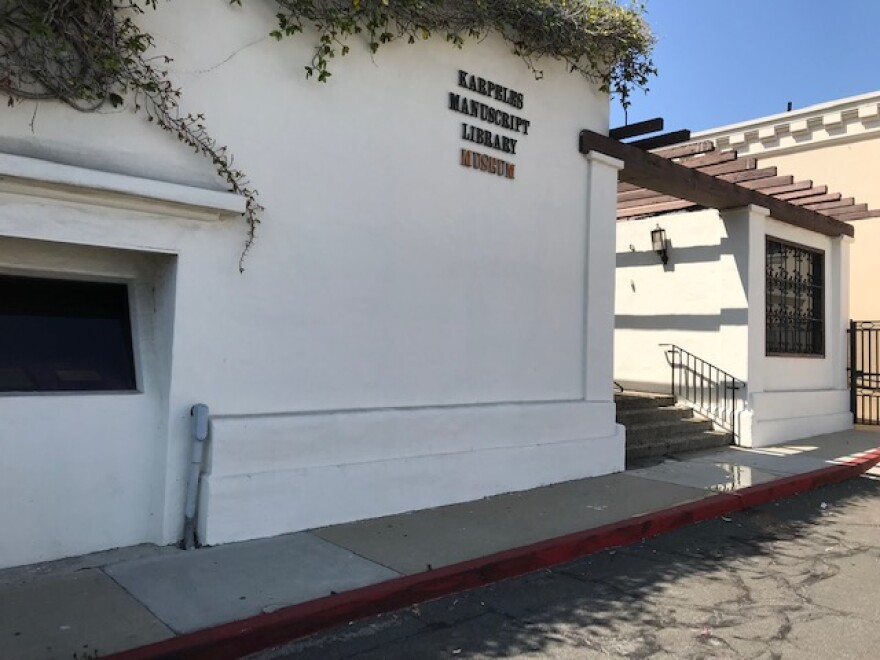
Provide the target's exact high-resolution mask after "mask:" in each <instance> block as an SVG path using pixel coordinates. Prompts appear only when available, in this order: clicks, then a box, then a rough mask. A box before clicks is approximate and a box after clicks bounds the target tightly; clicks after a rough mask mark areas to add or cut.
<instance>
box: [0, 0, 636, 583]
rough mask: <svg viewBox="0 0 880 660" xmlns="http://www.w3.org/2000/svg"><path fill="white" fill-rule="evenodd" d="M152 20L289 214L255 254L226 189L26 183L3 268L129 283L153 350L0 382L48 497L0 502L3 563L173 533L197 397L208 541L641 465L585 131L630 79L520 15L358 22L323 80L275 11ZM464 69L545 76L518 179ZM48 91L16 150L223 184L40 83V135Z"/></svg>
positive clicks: (598, 165) (20, 122)
mask: <svg viewBox="0 0 880 660" xmlns="http://www.w3.org/2000/svg"><path fill="white" fill-rule="evenodd" d="M205 12H207V16H208V17H207V18H205ZM145 20H146V21H148V22H149V24H150V26H151V29H152V31H153V32H154V34H155V35H156V37H157V44H158V47H159V49H160V50H161V51H162V52H163V53H168V54H170V55H171V56H173V57H174V64H173V69H172V75H173V77H174V79H175V81H177V82H179V83H180V84H181V86H182V87H183V89H184V90H185V97H184V103H185V106H186V108H187V109H190V110H193V111H204V112H205V113H206V114H207V118H208V119H207V121H208V125H209V126H210V128H211V131H212V133H213V134H214V135H215V136H216V137H217V138H218V139H219V141H220V142H221V143H223V144H227V145H228V146H229V147H230V150H231V151H232V153H234V154H235V159H236V160H235V162H236V165H237V166H238V167H240V168H241V169H243V170H244V171H245V172H246V173H247V174H248V175H249V176H250V178H251V179H252V181H253V183H254V185H255V186H256V187H257V188H258V189H259V190H260V193H261V198H260V200H261V202H262V203H263V204H264V205H265V207H266V211H265V213H264V215H263V223H262V225H261V226H260V231H259V237H258V241H257V243H256V245H255V247H254V250H253V252H252V253H251V256H250V258H249V259H248V261H247V270H246V272H245V273H244V274H239V272H238V268H237V265H238V256H239V253H240V251H241V248H242V246H243V242H244V238H245V227H244V225H243V222H242V221H241V220H239V219H237V218H229V217H225V216H224V217H223V218H222V219H221V217H220V211H219V210H218V209H217V208H216V206H215V207H214V208H213V209H205V208H196V209H195V210H194V209H193V208H191V207H184V206H182V205H181V204H180V203H178V202H179V201H180V200H177V201H176V202H169V203H168V204H161V203H157V202H156V201H155V200H153V201H145V200H143V199H140V198H137V199H135V201H131V200H129V199H128V198H125V197H124V196H122V195H120V194H109V193H105V192H89V193H87V194H83V195H80V196H77V195H75V194H73V193H71V192H70V190H69V189H68V188H63V189H62V190H61V191H60V192H59V190H58V186H57V185H56V186H54V187H53V186H35V187H34V186H30V184H27V185H18V184H16V183H15V181H10V180H7V182H6V184H5V187H3V188H0V190H2V191H4V192H0V195H2V197H0V237H4V238H2V239H0V241H3V242H2V243H0V271H2V272H17V273H30V274H38V275H44V274H46V272H48V271H52V272H53V273H55V274H56V275H59V276H72V277H73V276H76V277H80V276H83V275H84V274H85V275H86V276H87V277H99V278H111V279H115V280H118V281H126V282H129V283H130V286H131V287H133V290H134V291H135V292H136V295H135V298H136V300H137V304H136V309H135V314H134V320H135V329H136V337H137V339H138V347H137V349H136V350H137V352H138V360H139V364H140V365H141V367H140V378H141V380H140V385H141V393H136V394H125V395H112V396H110V395H76V396H73V395H58V394H54V395H40V396H36V395H30V396H26V395H10V396H0V416H2V418H3V420H4V425H3V430H2V431H0V434H2V440H3V444H4V453H3V456H2V459H0V470H2V475H0V476H2V478H0V483H2V488H3V489H4V490H3V495H4V496H5V497H7V498H12V501H18V502H26V503H27V505H26V506H25V505H22V506H21V507H5V508H3V509H2V510H0V526H2V527H3V529H4V535H3V537H2V540H0V566H8V565H15V564H21V563H26V562H31V561H37V560H44V559H53V558H57V557H62V556H66V555H71V554H77V553H81V552H86V551H90V550H98V549H103V548H107V547H112V546H118V545H128V544H132V543H137V542H155V543H172V542H175V541H176V540H177V539H178V538H179V534H180V528H181V524H182V508H183V492H184V479H185V468H186V465H187V462H188V457H189V446H190V441H191V440H190V436H189V415H188V412H189V408H190V407H191V406H192V405H193V404H194V403H196V402H204V403H206V404H208V405H209V406H210V408H211V411H212V424H211V429H212V436H211V439H210V441H209V455H208V461H207V463H206V470H207V474H206V475H205V478H204V479H203V484H202V500H201V503H200V506H201V510H200V525H201V537H202V540H203V541H206V542H208V543H219V542H225V541H232V540H239V539H244V538H253V537H256V536H266V535H272V534H278V533H282V532H288V531H294V530H297V529H303V528H307V527H310V526H314V525H321V524H329V523H334V522H340V521H344V520H352V519H356V518H361V517H367V516H373V515H380V514H385V513H391V512H396V511H404V510H409V509H412V508H417V507H421V506H431V505H440V504H446V503H450V502H454V501H462V500H466V499H470V498H474V497H480V496H483V495H487V494H490V493H497V492H501V491H505V490H516V489H521V488H528V487H531V486H537V485H540V484H544V483H550V482H554V481H561V480H565V479H571V478H576V477H582V476H589V475H595V474H603V473H607V472H612V471H615V470H620V469H622V467H623V434H622V429H620V428H618V427H617V426H616V425H615V423H614V406H613V401H612V388H611V357H610V356H611V348H610V347H611V342H612V335H613V331H612V323H613V320H612V312H613V291H612V289H611V286H610V281H611V271H612V269H613V267H614V262H613V252H612V249H611V246H612V244H613V233H614V224H613V221H614V204H615V201H614V200H615V197H614V183H615V177H616V170H615V166H616V164H615V163H614V162H611V161H609V160H608V159H605V158H602V157H596V158H592V159H591V158H589V157H584V156H582V155H580V154H579V153H578V150H577V135H578V131H579V130H580V129H583V128H589V129H592V130H596V131H606V130H607V122H608V102H607V97H606V96H605V95H603V94H600V93H599V92H598V91H597V90H596V89H595V88H594V87H592V86H591V85H590V84H588V83H587V82H585V81H584V80H583V79H581V78H578V77H575V76H573V75H571V74H569V73H568V72H567V71H566V70H565V67H564V66H562V65H560V64H558V63H555V62H544V63H542V67H541V68H542V69H543V73H544V75H543V78H542V79H541V80H536V78H535V76H534V75H533V74H532V73H531V72H530V71H529V70H528V69H527V68H525V66H524V65H523V63H522V62H521V61H520V60H518V59H517V58H516V57H514V56H512V55H511V54H510V53H509V51H508V47H507V46H506V45H505V44H504V43H503V42H502V41H501V40H499V39H497V38H494V37H490V38H487V39H485V40H483V41H481V42H479V43H468V44H466V45H465V47H464V48H463V49H461V50H456V49H454V48H452V47H450V46H449V45H448V44H447V43H445V42H444V41H443V40H442V39H438V40H431V41H429V42H426V43H420V44H417V45H414V46H408V45H406V44H404V43H401V44H391V45H388V46H385V47H383V48H382V49H381V50H380V52H379V53H378V54H377V55H376V56H375V57H373V58H371V57H370V56H369V55H368V53H367V52H366V50H367V49H366V46H365V45H363V44H360V43H359V42H357V41H355V42H353V44H352V45H353V51H354V52H353V53H352V54H351V55H350V56H349V57H346V58H343V59H341V60H337V61H334V62H333V74H334V75H333V77H332V78H331V82H330V83H328V84H327V85H321V84H318V83H316V82H313V81H306V80H304V79H303V76H302V65H303V64H304V63H305V62H307V61H308V60H309V59H310V52H311V50H310V49H311V47H312V41H311V39H310V35H308V34H306V35H303V36H301V37H297V38H294V39H291V40H286V41H285V42H283V43H281V44H278V43H275V42H274V41H273V40H271V39H270V38H268V37H267V36H266V35H267V33H268V31H269V30H270V29H271V28H272V24H273V19H272V15H271V12H270V11H269V10H268V5H267V6H266V7H262V6H261V5H260V4H259V3H255V4H253V6H251V5H248V6H246V7H245V8H243V9H242V8H235V7H229V6H227V5H226V4H225V3H217V2H213V1H211V0H189V1H188V2H186V3H175V4H174V5H173V6H171V5H169V6H168V7H163V8H162V9H161V10H160V11H159V12H156V13H155V14H148V15H147V17H146V18H145ZM204 22H208V23H210V25H211V31H210V33H206V32H205V31H202V30H200V29H195V28H194V27H193V26H196V25H200V24H202V23H204ZM311 36H314V35H311ZM459 69H465V70H467V71H471V72H473V73H476V74H478V75H481V76H483V77H486V78H489V79H493V80H497V81H499V82H501V83H503V84H505V85H507V86H509V87H511V88H515V89H517V90H518V91H520V92H522V93H523V94H524V98H525V105H524V108H523V110H522V111H520V114H522V116H525V117H526V118H528V119H529V120H530V121H531V127H530V131H529V135H528V136H523V137H522V139H521V140H520V143H519V146H518V148H517V154H516V156H514V157H508V160H511V161H513V162H515V163H516V167H517V170H516V179H515V180H513V181H510V180H505V179H502V178H499V177H493V176H488V175H486V174H483V173H480V172H476V171H473V170H468V169H465V168H463V167H461V165H460V164H459V151H460V149H461V148H463V147H474V145H470V144H469V143H466V142H462V140H461V139H460V122H461V117H460V116H459V115H456V114H455V113H454V112H452V111H450V110H449V109H448V94H449V92H451V91H456V82H457V72H458V70H459ZM33 112H34V108H33V106H31V105H28V104H22V105H20V106H19V107H17V108H15V109H12V110H9V111H6V113H7V114H6V115H5V119H4V122H3V124H2V126H0V151H6V152H7V153H12V154H19V155H24V156H30V157H37V158H44V159H48V160H52V161H55V162H60V163H67V164H73V165H77V166H81V167H84V168H93V169H97V170H103V171H109V172H120V173H125V174H132V175H137V176H139V177H146V178H155V179H160V180H166V181H172V182H175V183H179V184H189V185H196V186H201V187H209V188H222V186H219V185H218V182H217V181H216V180H215V179H214V178H213V173H212V170H211V168H210V164H209V163H207V162H205V161H204V160H203V159H201V158H200V157H198V156H195V155H194V154H192V153H191V152H188V151H187V150H186V149H185V148H182V147H181V146H180V145H179V144H178V142H177V140H176V139H174V138H173V137H172V136H168V135H165V134H163V133H161V132H158V131H157V130H156V129H155V128H154V127H152V126H150V125H148V124H147V123H146V121H145V120H144V119H143V118H142V117H140V116H134V115H132V113H130V112H129V111H128V110H124V111H114V110H109V109H108V110H107V111H106V112H103V113H100V114H99V115H97V116H96V115H80V114H76V113H74V112H72V111H70V110H69V109H68V108H66V107H64V106H61V105H57V104H48V103H45V104H40V106H39V108H38V112H37V115H36V120H35V122H34V127H33V131H32V130H31V126H30V123H31V119H32V117H33ZM474 148H476V149H478V150H479V148H477V147H474ZM148 187H149V186H148ZM151 189H152V188H151ZM195 198H198V199H202V198H201V197H199V194H198V193H196V194H195V197H194V199H195ZM184 201H185V200H184ZM190 201H191V202H192V200H190ZM193 203H194V202H193ZM205 204H206V205H207V206H210V204H208V203H207V202H205ZM13 239H14V240H13ZM10 241H12V242H10ZM20 245H26V246H27V249H25V250H20V249H19V248H18V247H17V246H20ZM98 248H107V249H98ZM52 264H56V265H52ZM587 328H589V330H588V329H587ZM34 420H37V421H34ZM50 466H51V467H50ZM47 468H49V469H51V475H52V478H51V479H45V478H43V476H41V474H42V472H43V471H45V470H46V469H47ZM7 501H9V500H8V499H7ZM71 512H74V513H71ZM65 521H66V522H65Z"/></svg>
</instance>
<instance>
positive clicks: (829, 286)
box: [614, 208, 852, 446]
mask: <svg viewBox="0 0 880 660" xmlns="http://www.w3.org/2000/svg"><path fill="white" fill-rule="evenodd" d="M658 225H659V226H661V227H663V228H664V229H665V230H666V233H667V238H668V239H669V241H670V249H669V264H668V265H667V266H666V267H664V266H663V265H662V264H661V262H660V259H659V257H657V256H656V255H655V254H654V253H653V252H652V251H651V236H650V232H651V230H652V229H654V228H655V227H656V226H658ZM767 236H772V237H775V238H780V239H783V240H786V241H790V242H794V243H799V244H801V245H805V246H807V247H811V248H815V249H819V250H823V251H824V253H825V319H826V325H825V332H826V350H825V356H824V357H815V358H800V357H771V356H767V355H766V343H765V332H764V324H765V315H764V309H765V306H764V290H765V286H766V282H765V241H766V237H767ZM848 240H849V239H842V238H835V239H832V238H829V237H826V236H823V235H820V234H816V233H813V232H809V231H806V230H803V229H799V228H796V227H793V226H791V225H788V224H785V223H782V222H779V221H777V220H774V219H772V218H769V217H767V215H766V212H764V211H763V210H761V209H758V208H750V209H738V210H733V211H727V212H723V213H719V212H717V211H714V210H704V211H696V212H692V213H678V214H668V215H663V216H658V217H654V218H645V219H641V220H635V221H628V222H620V223H618V225H617V270H616V287H617V302H616V329H615V370H614V373H615V379H616V380H617V381H619V382H620V383H622V384H623V385H624V386H627V387H631V388H635V389H644V390H648V391H669V389H670V380H671V375H670V372H671V369H670V367H669V364H668V363H667V361H666V358H665V355H664V352H663V351H664V349H663V348H662V347H660V346H658V345H659V344H661V343H671V344H677V345H678V346H680V347H681V348H683V349H685V350H687V351H689V352H691V353H693V354H694V355H696V356H698V357H699V358H702V359H704V360H706V361H707V362H709V363H711V364H713V365H715V366H717V367H719V368H720V369H723V370H724V371H727V372H729V373H730V374H731V375H733V376H735V377H736V378H739V379H741V380H743V381H745V382H746V383H747V386H748V388H747V392H748V394H747V401H746V406H747V409H746V412H745V413H743V414H742V415H741V417H740V438H739V442H740V444H743V445H746V446H764V445H769V444H774V443H778V442H785V441H788V440H793V439H797V438H803V437H808V436H811V435H817V434H820V433H826V432H830V431H836V430H842V429H845V428H850V427H851V426H852V416H851V414H850V413H849V400H848V390H847V385H846V351H845V348H846V347H845V336H846V333H845V328H846V323H847V319H848V295H847V291H848V283H847V278H848V272H849V271H848V251H849V243H848Z"/></svg>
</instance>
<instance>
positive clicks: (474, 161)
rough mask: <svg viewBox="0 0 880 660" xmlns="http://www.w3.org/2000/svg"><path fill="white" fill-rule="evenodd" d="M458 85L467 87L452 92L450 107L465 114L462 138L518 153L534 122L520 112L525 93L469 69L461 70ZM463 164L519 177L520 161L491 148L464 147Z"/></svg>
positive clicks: (510, 176) (507, 153) (499, 149)
mask: <svg viewBox="0 0 880 660" xmlns="http://www.w3.org/2000/svg"><path fill="white" fill-rule="evenodd" d="M458 86H459V88H461V89H463V90H466V91H458V92H450V93H449V109H450V110H453V111H455V112H458V113H460V114H462V115H464V116H465V119H464V120H463V121H462V122H461V139H462V140H464V141H466V142H470V143H472V144H475V145H478V146H480V147H482V148H484V149H491V150H492V151H493V152H500V153H502V154H504V155H505V158H508V157H510V156H515V155H516V149H517V146H518V145H519V143H520V140H521V139H522V137H523V136H525V135H528V134H529V126H531V122H530V121H529V120H528V119H524V118H523V117H521V116H520V115H519V114H518V111H521V110H522V108H523V95H522V94H520V93H519V92H517V91H515V90H512V89H510V88H509V87H505V86H504V85H499V84H498V83H495V82H492V81H491V80H486V79H485V78H480V77H478V76H475V75H473V74H470V73H468V72H467V71H459V72H458ZM467 92H470V94H468V93H467ZM475 97H476V98H475ZM480 97H482V98H480ZM484 99H489V100H494V101H497V102H499V103H503V104H504V105H506V106H509V107H510V108H511V109H512V111H508V110H507V108H505V109H503V110H502V109H499V108H496V107H494V106H492V105H488V104H487V103H485V102H484ZM502 131H506V132H502ZM461 164H462V165H463V166H464V167H469V168H472V169H474V170H477V171H479V172H485V173H487V174H494V175H496V176H500V177H503V178H505V179H514V178H516V165H514V164H513V163H512V162H510V161H508V160H505V159H504V158H499V157H496V155H492V154H491V152H490V153H483V152H481V151H474V150H473V149H470V148H463V149H462V150H461Z"/></svg>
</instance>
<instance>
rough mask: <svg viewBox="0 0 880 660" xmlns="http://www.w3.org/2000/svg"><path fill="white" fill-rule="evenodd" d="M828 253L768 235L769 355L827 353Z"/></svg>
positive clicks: (820, 354) (819, 354)
mask: <svg viewBox="0 0 880 660" xmlns="http://www.w3.org/2000/svg"><path fill="white" fill-rule="evenodd" d="M824 284H825V255H824V253H822V252H821V251H818V250H811V249H809V248H806V247H803V246H802V245H795V244H793V243H786V242H785V241H780V240H778V239H775V238H770V237H767V303H766V304H767V355H816V356H824V355H825V295H824Z"/></svg>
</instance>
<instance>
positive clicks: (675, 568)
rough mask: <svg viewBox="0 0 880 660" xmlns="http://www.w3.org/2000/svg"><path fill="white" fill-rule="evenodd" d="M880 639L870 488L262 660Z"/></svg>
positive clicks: (864, 645)
mask: <svg viewBox="0 0 880 660" xmlns="http://www.w3.org/2000/svg"><path fill="white" fill-rule="evenodd" d="M878 626H880V479H877V478H870V477H863V478H861V479H855V480H852V481H848V482H845V483H843V484H838V485H836V486H830V487H828V488H824V489H822V490H818V491H814V492H811V493H806V494H804V495H800V496H797V497H793V498H790V499H787V500H783V501H781V502H777V503H773V504H769V505H765V506H761V507H758V508H755V509H752V510H750V511H746V512H743V513H740V514H736V515H733V516H731V517H730V518H724V519H718V520H713V521H710V522H706V523H701V524H699V525H694V526H692V527H689V528H686V529H683V530H679V531H677V532H673V533H670V534H667V535H664V536H661V537H657V538H655V539H652V540H649V541H646V542H643V543H640V544H638V545H634V546H627V547H626V548H620V549H617V550H614V551H606V552H603V553H600V554H596V555H592V556H590V557H587V558H584V559H582V560H579V561H576V562H572V563H570V564H566V565H563V566H560V567H558V568H555V569H552V570H547V571H541V572H538V573H533V574H530V575H526V576H523V577H520V578H515V579H512V580H507V581H505V582H500V583H498V584H495V585H492V586H489V587H484V588H481V589H477V590H474V591H470V592H467V593H464V594H459V595H457V596H450V597H447V598H443V599H440V600H436V601H432V602H430V603H426V604H422V605H419V606H416V607H412V608H408V609H406V610H401V611H398V612H395V613H392V614H386V615H384V616H380V617H375V618H372V619H368V620H365V621H361V622H357V623H353V624H351V625H349V626H347V627H345V628H342V629H335V630H333V631H330V632H328V633H325V634H322V635H316V636H313V637H309V638H306V639H304V640H301V641H299V642H296V643H293V644H290V645H288V646H286V647H285V648H283V649H278V650H275V651H271V652H266V653H263V654H260V655H259V656H257V657H259V658H260V659H261V660H268V659H270V658H273V659H274V658H296V659H311V658H315V659H318V658H320V659H321V660H331V659H333V658H364V659H366V658H369V659H380V658H407V659H410V658H413V659H420V660H421V659H426V658H428V659H429V658H459V659H460V658H578V659H581V658H600V657H609V656H610V657H626V658H649V657H650V658H739V657H743V658H797V659H799V660H800V659H803V658H822V659H827V658H876V657H880V628H878Z"/></svg>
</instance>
